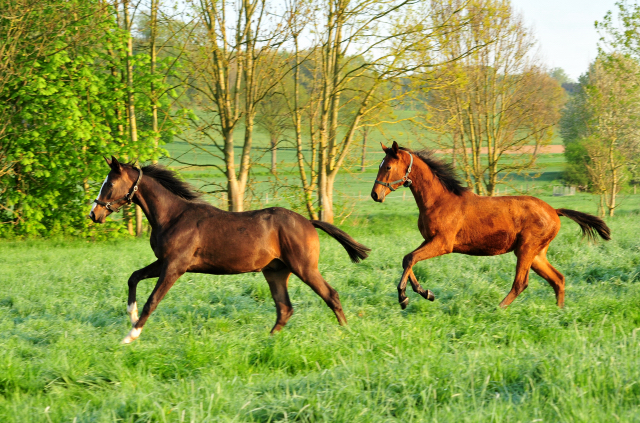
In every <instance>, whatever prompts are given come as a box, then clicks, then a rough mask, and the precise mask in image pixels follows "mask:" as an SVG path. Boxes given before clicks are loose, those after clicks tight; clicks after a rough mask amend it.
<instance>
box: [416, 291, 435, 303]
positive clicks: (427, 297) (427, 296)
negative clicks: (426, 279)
mask: <svg viewBox="0 0 640 423" xmlns="http://www.w3.org/2000/svg"><path fill="white" fill-rule="evenodd" d="M418 293H419V294H420V295H422V298H424V299H425V300H429V301H433V300H435V299H436V296H435V295H433V292H431V291H430V290H428V289H427V290H426V291H425V290H424V289H421V290H420V291H419V292H418Z"/></svg>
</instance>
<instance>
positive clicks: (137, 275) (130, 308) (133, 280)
mask: <svg viewBox="0 0 640 423" xmlns="http://www.w3.org/2000/svg"><path fill="white" fill-rule="evenodd" d="M161 269H162V262H161V261H160V260H156V261H154V262H153V263H151V264H150V265H148V266H146V267H143V268H142V269H140V270H136V271H135V272H133V273H132V274H131V276H130V277H129V281H128V282H127V284H128V285H129V298H128V300H127V314H128V315H129V319H130V320H131V325H135V324H136V322H137V321H138V303H137V302H136V289H137V287H138V282H140V281H141V280H143V279H148V278H157V277H158V276H160V270H161Z"/></svg>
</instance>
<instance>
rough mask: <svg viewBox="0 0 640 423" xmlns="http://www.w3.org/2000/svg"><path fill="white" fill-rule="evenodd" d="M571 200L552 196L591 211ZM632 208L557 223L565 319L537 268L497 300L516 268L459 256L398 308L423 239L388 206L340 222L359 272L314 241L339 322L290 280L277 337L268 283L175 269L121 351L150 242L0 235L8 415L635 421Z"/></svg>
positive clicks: (445, 261) (3, 401)
mask: <svg viewBox="0 0 640 423" xmlns="http://www.w3.org/2000/svg"><path fill="white" fill-rule="evenodd" d="M582 201H583V200H581V199H580V198H574V199H566V198H561V199H552V200H550V202H552V204H553V206H554V207H568V208H577V209H578V210H582V211H586V212H594V211H595V210H590V209H589V208H588V207H587V206H589V207H591V205H589V204H591V203H589V204H587V203H584V204H583V203H582ZM627 204H629V207H628V208H627V212H626V213H621V214H620V216H618V217H616V218H613V219H610V220H609V221H608V223H609V224H610V226H611V227H612V230H613V240H612V241H611V242H608V243H604V242H601V243H599V244H595V245H592V244H589V243H587V242H586V241H583V240H581V239H580V237H579V229H578V226H577V225H575V223H573V222H571V221H569V220H568V219H562V224H563V228H562V230H561V232H560V234H559V236H558V237H557V239H556V240H555V241H554V242H553V243H552V244H551V248H550V251H549V259H550V261H551V263H552V264H553V265H554V266H556V267H557V268H558V269H559V270H560V271H561V272H563V273H564V274H565V276H566V278H567V292H566V307H565V309H562V310H560V309H558V308H557V307H556V306H555V297H554V294H553V290H552V289H551V287H550V286H548V284H547V283H546V282H545V281H544V280H542V279H540V278H539V277H537V276H536V275H535V274H534V273H533V272H532V274H531V282H530V285H529V288H528V289H527V290H526V291H525V292H524V293H523V294H521V295H520V297H518V299H517V300H516V301H515V302H514V303H513V304H512V305H511V306H510V307H509V309H507V310H502V309H500V308H498V307H497V305H498V303H499V302H500V300H501V299H502V298H503V297H504V296H505V295H506V293H507V292H508V290H509V289H510V286H511V283H512V280H513V276H514V269H515V257H514V256H513V255H511V254H509V255H504V256H498V257H484V258H483V257H469V256H463V255H453V254H452V255H448V256H444V257H439V258H436V259H433V260H428V261H426V262H422V263H420V264H418V265H417V266H416V274H417V276H418V278H419V279H420V280H421V282H422V284H423V286H424V287H425V288H429V289H431V290H432V291H434V292H435V294H436V301H435V302H434V303H431V302H427V301H425V300H424V299H422V298H420V297H418V296H417V295H415V294H413V293H412V292H411V293H409V296H410V299H411V302H410V304H409V307H408V308H407V309H406V310H405V311H402V310H401V309H400V307H399V306H398V304H397V292H396V289H395V285H396V283H397V281H398V278H399V275H400V270H401V269H400V268H401V266H400V265H401V262H402V257H403V255H404V254H406V253H407V252H409V251H411V250H412V249H414V248H415V247H417V246H418V245H419V244H420V242H421V238H420V235H419V233H418V231H417V228H416V213H415V209H414V208H412V205H411V203H409V202H406V203H405V202H402V201H396V202H391V201H390V202H388V203H385V204H382V205H380V204H373V203H371V204H370V205H367V206H366V207H364V205H363V209H362V212H361V213H360V214H359V215H358V217H357V219H355V220H356V221H357V222H358V226H351V227H350V226H346V227H344V229H345V230H347V231H348V232H349V233H351V234H352V235H354V236H355V237H356V239H357V240H358V241H360V242H363V243H364V244H366V245H368V246H370V247H372V248H373V252H372V254H371V256H370V258H369V259H367V260H366V261H364V262H363V263H361V264H359V265H354V264H351V263H350V262H349V259H348V257H347V254H346V253H345V251H344V250H343V249H342V248H341V247H340V246H339V245H338V244H337V243H336V242H335V241H334V240H333V239H331V238H329V237H327V236H325V235H323V234H321V235H320V236H321V245H322V252H321V263H320V268H321V272H322V273H323V275H324V276H325V278H326V279H327V281H329V283H330V284H332V286H334V287H335V288H336V289H337V290H338V292H339V293H340V298H341V300H342V304H343V307H344V309H345V314H346V316H347V318H348V319H349V325H348V326H347V327H340V326H338V325H337V322H336V321H335V317H334V316H333V313H332V312H331V311H330V310H329V309H328V308H327V307H326V305H325V304H324V302H323V301H322V300H321V299H320V298H319V297H318V296H316V295H315V294H314V293H313V292H312V291H311V290H310V289H309V288H308V287H307V286H306V285H304V284H303V283H302V282H301V281H299V280H298V279H295V278H292V280H291V282H290V295H291V298H292V301H293V304H294V308H295V313H294V315H293V317H292V318H291V320H290V322H289V324H288V325H287V326H286V327H285V328H284V329H283V331H282V332H281V333H280V334H277V335H276V336H269V330H270V328H271V326H272V325H273V323H274V321H275V309H274V306H273V302H272V299H271V296H270V294H269V289H268V287H267V284H266V282H265V281H264V279H263V277H262V275H260V274H257V275H253V274H246V275H239V276H209V275H198V274H186V275H184V276H183V277H182V278H181V279H179V281H178V282H177V283H176V285H175V286H174V287H173V288H172V290H171V291H170V292H169V294H168V295H167V297H166V298H165V299H164V301H163V302H162V303H161V304H160V306H159V307H158V309H157V311H156V312H155V313H154V314H153V315H152V316H151V318H150V320H149V322H148V323H147V325H146V326H145V329H144V331H143V332H142V335H141V337H140V339H138V340H137V341H136V342H135V343H133V344H132V345H129V346H121V345H119V344H118V343H119V341H120V340H121V339H122V338H123V337H124V336H125V335H126V333H127V331H128V329H129V325H128V322H127V316H126V314H125V308H126V304H125V302H126V292H127V285H126V281H127V278H128V276H129V275H130V273H131V272H132V271H134V270H136V269H138V268H140V267H142V266H144V265H146V264H148V263H149V262H151V261H152V260H153V259H154V257H153V254H152V252H151V250H150V248H149V246H148V243H147V242H146V241H136V240H133V241H118V242H117V243H116V242H102V243H87V242H83V241H25V242H19V243H18V242H15V243H13V242H12V243H7V242H5V243H2V244H0V257H1V259H0V260H1V264H0V421H6V422H58V421H60V422H72V421H76V422H112V421H125V422H139V421H159V422H164V421H167V422H183V421H193V422H205V421H221V422H227V421H229V422H230V421H235V422H244V421H257V422H276V421H303V422H320V421H327V422H345V421H346V422H422V421H433V422H491V421H496V422H498V421H499V422H517V421H521V422H531V421H545V422H593V421H606V422H610V421H639V420H640V407H639V406H640V309H639V307H638V305H639V304H640V283H639V281H640V275H639V272H640V225H638V215H637V211H633V210H634V207H636V206H632V203H630V202H629V203H627ZM585 208H586V209H585ZM154 283H155V281H153V280H147V281H143V282H141V283H140V285H139V290H138V301H139V302H144V301H145V300H146V298H147V295H148V294H149V293H150V291H151V289H152V287H153V284H154Z"/></svg>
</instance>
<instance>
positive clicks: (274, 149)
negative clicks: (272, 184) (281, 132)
mask: <svg viewBox="0 0 640 423" xmlns="http://www.w3.org/2000/svg"><path fill="white" fill-rule="evenodd" d="M277 145H278V139H277V138H276V134H271V173H273V174H274V175H275V174H276V171H277V170H276V163H277V161H278V158H277V155H278V148H277Z"/></svg>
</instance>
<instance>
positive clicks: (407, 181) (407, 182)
mask: <svg viewBox="0 0 640 423" xmlns="http://www.w3.org/2000/svg"><path fill="white" fill-rule="evenodd" d="M405 151H406V150H405ZM406 152H407V153H408V154H409V157H411V162H409V167H408V168H407V173H405V174H404V176H403V177H402V179H398V180H397V181H393V182H382V181H378V180H377V179H376V182H375V183H376V184H380V185H382V186H385V187H387V188H389V189H390V190H391V191H395V190H397V189H398V188H400V186H398V187H397V188H394V187H392V186H391V185H395V184H397V183H400V182H402V186H403V187H409V186H411V183H412V182H411V179H409V173H411V168H412V167H413V155H412V154H411V153H409V152H408V151H406Z"/></svg>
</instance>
